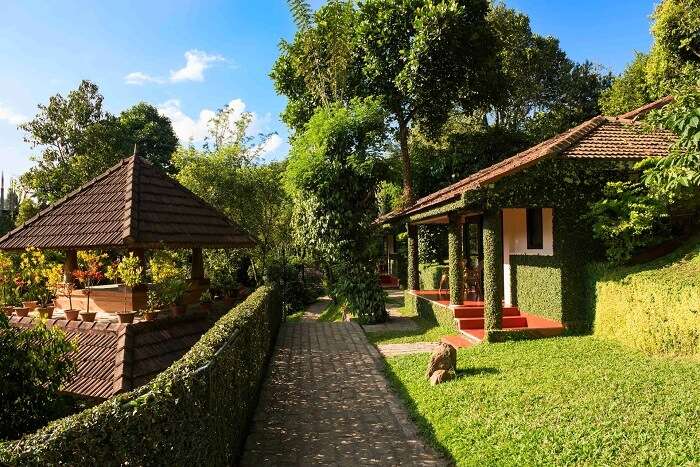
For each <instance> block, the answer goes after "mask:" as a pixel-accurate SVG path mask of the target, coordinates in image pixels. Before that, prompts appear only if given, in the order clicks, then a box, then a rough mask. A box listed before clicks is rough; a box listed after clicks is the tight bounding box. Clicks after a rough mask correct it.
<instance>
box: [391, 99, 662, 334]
mask: <svg viewBox="0 0 700 467" xmlns="http://www.w3.org/2000/svg"><path fill="white" fill-rule="evenodd" d="M668 102H670V99H669V98H664V99H661V100H659V101H656V102H653V103H651V104H648V105H646V106H644V107H641V108H639V109H636V110H634V111H632V112H629V113H626V114H624V115H620V116H618V117H605V116H597V117H594V118H592V119H590V120H588V121H586V122H584V123H582V124H580V125H578V126H576V127H575V128H572V129H570V130H568V131H566V132H564V133H562V134H559V135H557V136H555V137H553V138H550V139H548V140H546V141H544V142H542V143H540V144H538V145H536V146H534V147H532V148H530V149H527V150H525V151H523V152H521V153H518V154H516V155H514V156H512V157H510V158H508V159H506V160H504V161H501V162H499V163H497V164H494V165H492V166H490V167H487V168H485V169H483V170H481V171H479V172H476V173H474V174H472V175H471V176H469V177H467V178H465V179H463V180H460V181H459V182H457V183H454V184H452V185H450V186H448V187H446V188H444V189H441V190H439V191H436V192H435V193H432V194H430V195H428V196H425V197H423V198H421V199H419V200H418V201H417V202H416V203H414V204H413V205H412V206H409V207H408V208H406V209H404V210H401V211H395V212H391V213H389V214H387V215H385V216H383V217H381V218H380V219H379V222H381V223H382V224H384V226H385V227H386V228H387V229H388V231H389V232H390V233H388V234H387V239H386V240H385V245H393V244H394V242H393V238H391V237H393V234H392V233H391V232H392V231H391V228H395V227H396V226H397V225H401V226H402V228H403V226H405V229H406V231H407V234H408V242H407V243H408V252H407V256H408V257H407V269H408V273H407V281H406V282H407V284H406V289H407V290H406V304H407V306H411V307H415V308H416V309H417V311H418V313H419V314H420V315H421V316H424V317H428V318H430V319H436V320H437V321H440V322H443V323H452V322H455V321H456V324H457V325H458V326H459V329H460V330H461V331H462V334H463V335H464V336H465V337H467V338H468V339H470V340H473V341H480V340H482V339H488V340H498V339H501V338H504V337H506V335H508V334H512V333H514V332H521V333H522V332H526V333H528V334H532V335H540V336H544V335H553V334H558V333H561V332H562V331H563V330H564V329H565V328H566V327H571V328H580V327H585V326H587V324H588V322H589V320H588V317H587V316H584V313H585V312H584V310H585V309H586V307H584V306H583V303H584V300H585V299H586V297H585V285H584V282H585V280H584V271H585V266H586V264H587V263H588V262H589V261H590V260H591V259H593V258H595V256H596V252H598V251H600V245H598V243H597V242H596V241H595V240H594V239H593V237H592V232H591V226H590V223H589V222H588V221H587V220H586V219H585V216H583V214H584V213H585V212H586V211H587V207H588V203H590V202H591V201H592V200H595V199H598V198H600V196H601V190H602V188H603V186H604V185H605V183H606V182H608V181H616V180H628V179H629V178H630V177H631V176H633V171H632V166H633V165H634V164H635V163H636V162H638V161H640V160H642V159H645V158H647V157H660V156H664V155H666V154H667V153H668V149H669V146H670V145H671V144H672V143H673V141H674V136H673V134H672V133H670V132H667V131H662V130H656V131H653V132H647V131H644V130H643V128H642V127H641V123H640V122H639V119H640V118H642V117H643V116H644V115H645V114H647V113H648V112H649V111H651V110H653V109H656V108H660V107H661V106H663V105H665V104H667V103H668ZM425 224H441V225H445V226H446V227H447V231H448V243H449V245H448V254H449V267H448V268H447V271H446V276H448V277H449V280H448V283H449V287H448V288H449V293H447V290H445V292H444V293H443V291H442V290H441V288H440V289H438V290H419V289H420V287H419V276H418V274H419V269H418V229H419V228H420V226H421V225H425ZM387 258H388V259H390V258H391V252H388V254H387ZM465 283H466V284H465Z"/></svg>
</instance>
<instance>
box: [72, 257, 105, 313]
mask: <svg viewBox="0 0 700 467" xmlns="http://www.w3.org/2000/svg"><path fill="white" fill-rule="evenodd" d="M81 253H82V254H81V258H80V259H81V260H82V261H81V263H82V265H81V267H80V268H79V269H78V270H76V271H73V277H74V278H75V279H76V280H77V281H78V282H80V284H81V285H82V286H83V289H84V290H85V296H86V297H87V305H86V307H85V313H90V293H91V292H92V287H93V286H94V285H95V284H97V283H98V282H100V281H101V280H102V279H104V278H105V275H104V273H103V272H102V258H103V255H99V254H95V253H90V252H81Z"/></svg>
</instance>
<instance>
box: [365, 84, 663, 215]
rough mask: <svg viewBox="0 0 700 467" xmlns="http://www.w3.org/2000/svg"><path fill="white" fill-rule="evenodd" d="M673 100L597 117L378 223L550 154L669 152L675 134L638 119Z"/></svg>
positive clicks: (594, 156) (420, 209) (618, 155)
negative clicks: (644, 124) (651, 127)
mask: <svg viewBox="0 0 700 467" xmlns="http://www.w3.org/2000/svg"><path fill="white" fill-rule="evenodd" d="M670 101H671V98H664V99H661V100H659V101H656V102H652V103H651V104H647V105H646V106H644V107H641V108H640V109H636V110H635V111H632V112H628V113H627V114H624V115H622V116H620V117H618V118H612V117H603V116H598V117H594V118H592V119H590V120H588V121H586V122H583V123H582V124H580V125H578V126H576V127H574V128H572V129H570V130H567V131H565V132H564V133H561V134H559V135H556V136H554V137H553V138H550V139H548V140H546V141H543V142H542V143H540V144H538V145H536V146H533V147H531V148H529V149H527V150H525V151H522V152H520V153H518V154H516V155H514V156H512V157H510V158H508V159H505V160H503V161H501V162H498V163H496V164H494V165H492V166H490V167H487V168H485V169H483V170H480V171H478V172H476V173H474V174H472V175H470V176H468V177H466V178H464V179H462V180H460V181H458V182H456V183H454V184H452V185H450V186H448V187H445V188H443V189H441V190H438V191H436V192H434V193H431V194H429V195H427V196H425V197H423V198H421V199H419V200H418V201H416V202H415V203H414V204H413V205H412V206H410V207H408V208H406V209H404V210H402V211H393V212H390V213H388V214H385V215H384V216H381V217H379V218H378V219H377V222H381V223H383V222H388V221H391V220H392V219H396V218H400V217H404V216H408V215H411V214H416V213H419V212H423V211H425V210H427V209H430V208H432V207H435V206H437V205H440V204H442V203H446V202H450V201H453V200H456V199H457V198H458V197H459V196H461V195H462V194H463V193H465V192H467V191H470V190H475V189H477V188H481V187H484V186H487V185H489V184H491V183H494V182H496V181H497V180H499V179H501V178H503V177H505V176H507V175H510V174H512V173H516V172H520V171H521V170H524V169H526V168H528V167H530V166H532V165H533V164H536V163H538V162H540V161H542V160H544V159H547V158H550V157H563V158H576V159H579V158H581V159H643V158H647V157H654V156H664V155H666V154H668V149H669V147H670V146H671V144H672V143H673V141H674V140H675V136H674V135H673V133H671V132H669V131H665V130H655V131H653V132H645V131H642V129H641V126H640V124H639V123H637V122H636V121H635V120H636V119H637V118H638V117H641V116H643V115H645V114H646V113H648V112H649V111H651V110H653V109H657V108H660V107H662V106H663V105H666V104H668V103H669V102H670Z"/></svg>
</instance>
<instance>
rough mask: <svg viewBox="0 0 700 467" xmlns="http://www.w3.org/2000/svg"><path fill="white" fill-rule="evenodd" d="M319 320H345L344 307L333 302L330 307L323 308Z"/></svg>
mask: <svg viewBox="0 0 700 467" xmlns="http://www.w3.org/2000/svg"><path fill="white" fill-rule="evenodd" d="M318 320H319V321H326V322H335V321H342V320H343V307H342V306H340V305H339V304H337V303H333V302H331V304H330V305H328V307H327V308H326V309H325V310H323V313H321V314H320V315H319V317H318Z"/></svg>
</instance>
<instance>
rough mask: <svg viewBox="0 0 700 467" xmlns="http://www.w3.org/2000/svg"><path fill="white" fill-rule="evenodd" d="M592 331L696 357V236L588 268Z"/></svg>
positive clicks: (699, 297) (699, 248) (699, 309)
mask: <svg viewBox="0 0 700 467" xmlns="http://www.w3.org/2000/svg"><path fill="white" fill-rule="evenodd" d="M590 274H591V280H593V281H595V303H594V312H595V322H594V334H595V335H596V336H601V337H606V338H612V339H615V340H617V341H619V342H622V343H623V344H625V345H628V346H630V347H634V348H637V349H639V350H642V351H644V352H647V353H650V354H656V355H673V356H685V357H693V358H700V241H699V240H698V239H695V240H694V241H693V242H691V243H690V244H689V245H688V246H686V247H685V248H683V249H681V250H679V251H677V252H675V253H673V254H671V255H669V256H666V257H664V258H660V259H659V260H656V261H652V262H650V263H645V264H641V265H637V266H630V267H624V268H619V269H609V268H606V267H604V266H600V265H598V266H594V267H591V268H590Z"/></svg>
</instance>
